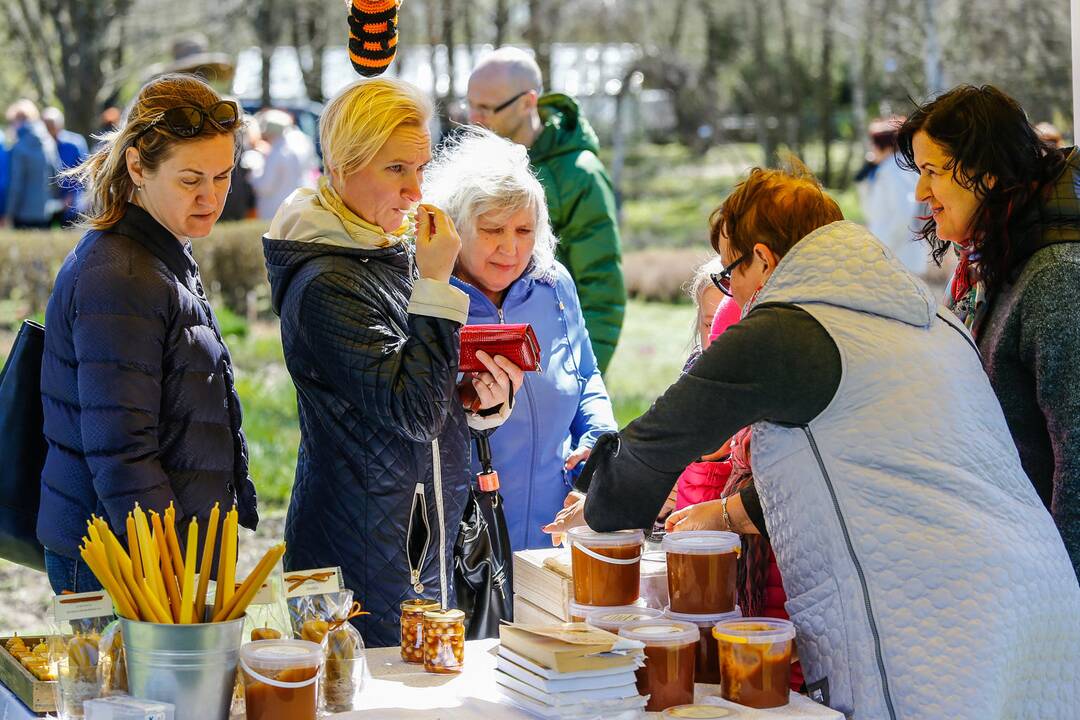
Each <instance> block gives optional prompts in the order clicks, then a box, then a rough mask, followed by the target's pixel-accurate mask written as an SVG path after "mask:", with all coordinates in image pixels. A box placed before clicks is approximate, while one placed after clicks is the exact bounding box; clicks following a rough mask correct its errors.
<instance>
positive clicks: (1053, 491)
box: [898, 85, 1080, 572]
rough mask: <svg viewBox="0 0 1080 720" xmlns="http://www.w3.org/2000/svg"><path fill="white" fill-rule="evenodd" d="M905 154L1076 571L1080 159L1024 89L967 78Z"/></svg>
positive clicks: (936, 246) (967, 317) (950, 294)
mask: <svg viewBox="0 0 1080 720" xmlns="http://www.w3.org/2000/svg"><path fill="white" fill-rule="evenodd" d="M898 140H899V145H900V156H901V160H900V162H901V163H902V164H904V165H906V166H907V167H909V168H911V169H914V170H916V171H917V172H918V173H919V184H918V186H917V189H916V197H917V199H918V200H920V201H923V202H926V203H928V204H929V206H930V210H931V216H930V217H929V218H928V219H927V221H926V224H925V226H924V227H923V229H922V232H921V235H922V237H923V238H924V239H925V240H927V241H928V242H929V243H930V244H931V246H932V247H933V250H934V258H935V259H936V260H938V261H939V262H940V260H941V258H942V257H944V255H945V254H946V253H947V252H948V251H949V250H950V249H954V250H955V252H956V253H957V255H958V257H959V263H958V265H957V267H956V271H955V273H954V275H953V278H952V281H951V282H950V283H949V287H948V290H947V291H946V296H945V304H946V305H948V306H949V307H950V308H951V309H952V310H953V312H955V313H956V315H957V316H958V317H959V318H960V319H961V320H962V321H963V322H964V324H965V325H966V326H967V328H968V329H969V330H970V331H971V333H972V335H973V336H974V337H975V340H976V342H977V343H978V345H979V349H980V351H981V353H982V360H983V365H984V367H985V368H986V373H987V375H989V376H990V382H991V384H992V385H993V387H994V391H995V392H996V393H997V396H998V399H999V400H1000V401H1001V406H1002V409H1003V410H1004V411H1005V419H1006V421H1007V422H1008V425H1009V430H1010V431H1011V433H1012V436H1013V440H1014V441H1015V442H1016V447H1017V449H1018V450H1019V451H1020V459H1021V461H1022V463H1023V466H1024V470H1025V472H1027V475H1028V477H1030V478H1031V482H1032V483H1033V484H1034V485H1035V489H1036V490H1037V491H1038V493H1039V496H1040V497H1041V498H1042V500H1043V502H1044V503H1045V504H1046V506H1047V508H1048V509H1049V510H1050V512H1051V514H1052V515H1053V516H1054V521H1055V522H1056V523H1057V526H1058V529H1059V530H1060V531H1061V535H1062V537H1063V539H1064V540H1065V546H1066V548H1067V549H1068V551H1069V555H1070V557H1071V558H1072V563H1073V567H1074V568H1075V569H1077V570H1078V572H1080V390H1078V387H1080V386H1078V385H1077V383H1076V378H1077V377H1080V322H1078V320H1077V318H1076V309H1077V307H1080V244H1078V243H1080V184H1078V183H1077V177H1078V175H1077V173H1078V171H1080V158H1078V156H1077V152H1076V148H1075V147H1070V148H1061V149H1058V148H1056V147H1054V146H1052V145H1050V144H1047V143H1045V142H1044V141H1042V140H1040V138H1039V136H1038V134H1037V133H1036V131H1035V128H1033V127H1032V126H1031V123H1030V122H1028V118H1027V115H1026V114H1025V113H1024V110H1023V108H1021V107H1020V105H1019V103H1017V102H1016V101H1015V100H1014V99H1012V98H1011V97H1009V96H1008V95H1006V94H1005V93H1003V92H1001V91H1000V90H998V89H997V88H995V87H993V86H990V85H985V86H983V87H972V86H970V85H963V86H960V87H957V88H954V89H953V90H951V91H949V92H947V93H945V94H944V95H942V96H941V97H939V98H937V99H935V100H934V101H932V102H930V103H927V104H926V105H923V106H921V107H919V108H918V109H916V111H915V112H913V113H912V114H911V116H910V117H909V118H908V120H907V122H905V123H904V125H903V126H902V127H901V128H900V132H899V138H898Z"/></svg>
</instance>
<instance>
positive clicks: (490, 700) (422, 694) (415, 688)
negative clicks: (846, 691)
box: [0, 640, 844, 720]
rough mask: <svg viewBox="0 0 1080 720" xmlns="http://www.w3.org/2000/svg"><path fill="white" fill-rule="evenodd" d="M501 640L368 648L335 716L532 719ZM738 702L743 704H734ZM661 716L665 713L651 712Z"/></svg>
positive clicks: (811, 710) (14, 702)
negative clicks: (423, 661) (498, 668)
mask: <svg viewBox="0 0 1080 720" xmlns="http://www.w3.org/2000/svg"><path fill="white" fill-rule="evenodd" d="M497 644H498V640H475V641H470V642H467V643H465V670H464V672H462V673H460V674H457V675H434V674H431V673H426V672H424V669H423V666H421V665H408V664H406V663H403V662H402V661H401V655H400V650H399V649H398V648H396V647H392V648H377V649H369V650H368V653H367V658H368V667H369V668H370V670H371V675H372V677H371V678H369V679H368V680H367V683H366V685H365V687H364V690H363V692H362V693H361V707H360V709H358V710H354V711H353V712H349V713H340V714H338V715H333V716H331V717H334V718H338V719H339V720H373V719H374V718H378V719H379V720H494V719H495V718H497V719H498V720H531V719H532V718H533V716H532V715H529V714H528V713H526V712H525V711H523V710H519V709H517V708H515V707H514V706H512V705H509V704H507V702H506V701H505V700H504V699H503V698H502V696H501V695H499V693H498V691H497V690H496V689H495V682H494V676H495V655H494V653H493V652H492V650H493V648H494V647H495V646H496V645H497ZM719 694H720V688H719V686H717V685H703V684H699V685H698V686H697V700H698V701H699V702H701V701H703V700H704V699H705V698H706V697H710V696H716V695H719ZM732 707H738V706H732ZM740 709H741V710H742V713H743V714H741V715H740V720H741V718H744V717H745V718H746V719H747V720H843V717H844V716H843V715H841V714H840V713H838V712H835V711H833V710H830V709H829V708H827V707H823V706H821V705H818V704H817V703H815V702H813V701H812V700H810V699H809V698H806V697H804V696H802V695H798V694H796V693H792V695H791V703H790V704H788V705H787V706H786V707H782V708H777V709H774V710H749V709H748V708H741V707H740ZM646 715H647V716H648V717H650V718H657V717H659V716H660V713H647V714H646ZM39 717H40V716H38V715H34V714H33V713H31V712H30V711H29V710H28V709H27V707H26V706H25V705H23V704H22V702H20V700H19V699H18V698H17V697H15V696H14V695H12V694H11V691H10V690H8V689H7V688H6V687H4V686H3V685H0V720H31V719H36V718H39Z"/></svg>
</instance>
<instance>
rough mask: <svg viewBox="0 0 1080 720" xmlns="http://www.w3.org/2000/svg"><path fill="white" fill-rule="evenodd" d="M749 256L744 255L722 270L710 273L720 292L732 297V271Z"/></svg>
mask: <svg viewBox="0 0 1080 720" xmlns="http://www.w3.org/2000/svg"><path fill="white" fill-rule="evenodd" d="M748 257H750V256H749V255H743V256H742V257H741V258H739V259H738V260H736V261H735V262H733V263H731V264H730V265H728V266H727V267H726V268H724V269H723V270H721V271H720V272H718V273H709V278H710V279H711V280H712V281H713V285H715V286H716V288H717V289H718V290H719V291H720V292H722V293H724V294H725V295H727V296H728V297H731V271H732V270H734V269H735V268H737V267H739V264H740V263H742V262H743V261H744V260H746V258H748Z"/></svg>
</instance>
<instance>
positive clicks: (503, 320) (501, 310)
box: [498, 308, 506, 325]
mask: <svg viewBox="0 0 1080 720" xmlns="http://www.w3.org/2000/svg"><path fill="white" fill-rule="evenodd" d="M498 312H499V324H500V325H505V324H506V318H504V317H503V309H502V308H499V311H498Z"/></svg>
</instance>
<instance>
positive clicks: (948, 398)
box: [748, 222, 1080, 720]
mask: <svg viewBox="0 0 1080 720" xmlns="http://www.w3.org/2000/svg"><path fill="white" fill-rule="evenodd" d="M765 303H793V304H796V305H798V306H799V307H801V308H802V309H804V310H806V311H807V312H809V313H810V314H811V315H812V316H813V317H814V318H815V319H816V320H817V321H818V322H820V323H821V325H822V326H823V327H824V328H825V330H826V331H827V332H828V333H829V335H830V336H831V337H832V339H833V340H834V341H835V343H836V345H837V347H838V348H839V351H840V356H841V360H842V364H843V374H842V378H841V382H840V386H839V389H838V390H837V393H836V396H835V397H834V398H833V401H832V402H831V403H830V405H829V406H828V407H827V408H826V409H825V410H824V411H823V412H822V413H821V414H820V415H819V416H818V417H817V418H815V419H814V420H813V421H812V422H811V423H810V424H809V426H808V427H805V428H792V427H781V426H779V425H776V424H772V423H764V422H763V423H758V424H756V425H755V426H754V428H753V438H752V441H751V448H752V466H753V471H754V478H755V481H756V483H757V489H758V492H759V494H760V496H761V503H762V506H763V508H764V511H765V520H766V524H767V526H768V528H769V534H770V538H771V541H772V545H773V549H774V550H775V552H776V558H777V562H778V564H779V567H780V572H781V575H782V576H783V580H784V588H785V590H786V592H787V595H788V603H787V609H788V612H789V613H790V615H791V619H792V620H793V621H794V623H795V625H796V627H797V629H798V641H797V642H798V652H799V658H800V660H801V661H802V665H803V672H804V674H805V677H806V681H807V687H808V689H810V691H811V694H812V695H816V696H817V697H818V698H819V699H821V700H824V701H826V702H827V704H829V705H830V706H832V707H834V708H836V709H838V710H841V711H843V712H845V713H848V714H849V715H851V716H852V717H854V718H857V719H858V720H864V719H866V720H869V719H870V718H890V719H903V720H909V719H911V720H914V719H915V718H919V719H924V718H949V719H950V720H955V719H957V718H970V719H971V720H993V719H994V718H1000V719H1001V720H1017V719H1019V718H1031V719H1032V720H1036V719H1037V720H1051V719H1054V718H1060V719H1061V720H1066V719H1067V718H1069V719H1075V718H1080V587H1078V585H1077V580H1076V575H1075V573H1074V571H1073V569H1072V565H1071V564H1070V562H1069V558H1068V555H1067V553H1066V551H1065V547H1064V545H1063V544H1062V541H1061V537H1060V535H1059V534H1058V532H1057V529H1056V528H1055V526H1054V523H1053V521H1052V519H1051V517H1050V515H1049V513H1047V511H1046V510H1045V508H1044V507H1043V505H1042V502H1041V501H1040V500H1039V498H1038V496H1037V495H1036V493H1035V490H1034V489H1033V487H1032V486H1031V483H1030V481H1029V480H1028V478H1027V477H1026V476H1025V475H1024V472H1023V469H1022V468H1021V465H1020V459H1019V456H1018V455H1017V452H1016V448H1015V446H1014V445H1013V442H1012V438H1011V436H1010V434H1009V430H1008V428H1007V426H1006V424H1005V419H1004V416H1003V415H1002V413H1001V408H1000V406H999V405H998V402H997V398H996V397H995V395H994V393H993V390H992V389H991V387H990V383H989V381H988V380H987V378H986V375H985V374H984V372H983V368H982V364H981V362H980V360H979V357H978V355H977V352H976V350H975V349H974V346H973V344H972V342H971V339H970V336H968V335H967V333H966V331H964V330H963V329H962V328H961V327H960V325H959V323H958V322H956V321H955V319H954V318H953V317H952V316H951V315H950V314H949V312H948V311H947V310H945V309H943V308H942V309H939V308H938V307H937V303H936V302H935V301H934V300H933V298H932V296H931V294H930V291H929V290H928V289H927V288H926V287H925V286H924V285H923V284H922V283H921V282H920V281H918V280H916V279H915V278H914V277H913V276H911V275H910V274H909V273H908V272H907V271H906V270H905V269H904V267H903V265H902V264H901V263H900V262H899V261H898V260H897V259H896V258H895V257H894V256H893V255H892V253H891V252H890V251H888V250H887V249H886V248H885V247H884V246H883V245H881V244H880V243H879V242H878V241H877V240H876V239H875V238H874V237H873V236H872V235H870V234H869V232H868V231H867V230H866V229H865V228H863V227H862V226H860V225H856V224H854V223H849V222H837V223H833V224H831V225H828V226H826V227H824V228H820V229H819V230H817V231H815V232H814V233H812V234H810V235H808V236H807V237H806V238H804V239H803V240H802V241H800V242H799V243H798V244H797V245H796V246H795V247H794V248H793V249H792V250H791V251H790V252H789V253H788V254H787V255H786V256H785V257H784V259H783V260H782V262H781V263H780V264H779V266H778V267H777V268H776V270H775V272H774V274H773V275H772V277H770V279H769V281H768V283H767V284H766V286H765V288H763V290H762V291H761V292H760V293H759V296H758V297H757V299H756V300H755V306H757V305H762V304H765ZM748 309H749V308H748ZM814 381H815V378H807V382H814Z"/></svg>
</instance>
